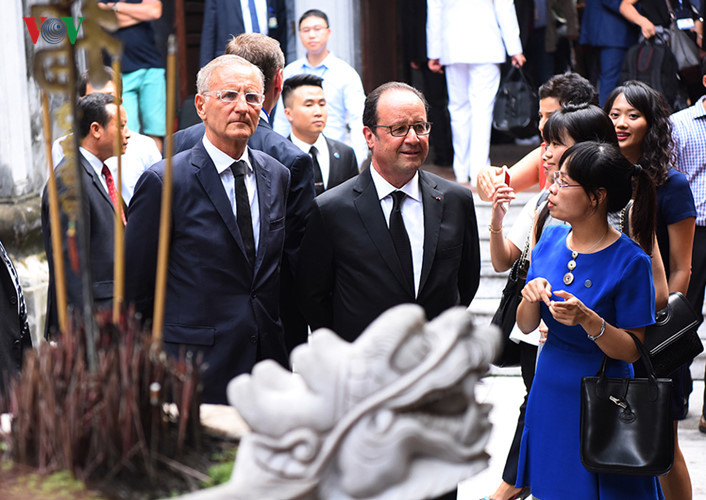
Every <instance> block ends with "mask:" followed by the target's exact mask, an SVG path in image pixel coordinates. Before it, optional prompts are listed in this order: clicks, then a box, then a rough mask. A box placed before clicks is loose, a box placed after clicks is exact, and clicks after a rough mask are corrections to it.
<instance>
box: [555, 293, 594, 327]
mask: <svg viewBox="0 0 706 500" xmlns="http://www.w3.org/2000/svg"><path fill="white" fill-rule="evenodd" d="M554 295H556V296H557V297H561V298H562V299H564V301H563V302H558V301H555V300H552V301H551V303H550V304H549V312H550V313H552V316H553V317H554V319H555V320H557V321H558V322H559V323H561V324H563V325H568V326H574V325H578V324H579V323H582V322H583V321H585V320H586V319H587V318H588V313H589V311H590V309H589V308H588V307H586V305H585V304H584V303H583V302H581V301H580V300H579V299H577V298H576V297H574V296H573V295H571V294H570V293H569V292H567V291H564V290H558V291H556V292H554Z"/></svg>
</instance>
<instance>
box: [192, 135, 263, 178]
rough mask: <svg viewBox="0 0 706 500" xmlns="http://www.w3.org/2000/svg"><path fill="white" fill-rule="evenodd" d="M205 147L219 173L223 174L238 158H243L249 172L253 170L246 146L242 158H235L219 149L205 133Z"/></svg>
mask: <svg viewBox="0 0 706 500" xmlns="http://www.w3.org/2000/svg"><path fill="white" fill-rule="evenodd" d="M203 147H204V148H205V149H206V152H207V153H208V156H210V157H211V160H212V161H213V164H214V165H215V166H216V171H217V172H218V175H221V174H222V173H223V172H224V171H226V170H228V169H229V168H230V166H231V165H232V164H233V163H235V162H236V161H238V160H243V161H244V162H245V164H246V165H247V166H248V172H252V165H251V164H250V161H248V148H247V147H246V148H245V151H243V154H242V156H241V157H240V158H237V159H233V158H231V157H230V156H229V155H227V154H225V153H224V152H223V151H221V150H220V149H218V148H217V147H216V146H214V145H213V143H211V141H209V140H208V137H206V135H205V134H204V136H203Z"/></svg>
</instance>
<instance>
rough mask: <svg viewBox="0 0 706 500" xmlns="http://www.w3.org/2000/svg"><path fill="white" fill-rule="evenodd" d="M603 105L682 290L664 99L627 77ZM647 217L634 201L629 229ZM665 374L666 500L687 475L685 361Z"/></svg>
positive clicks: (678, 208)
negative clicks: (652, 207)
mask: <svg viewBox="0 0 706 500" xmlns="http://www.w3.org/2000/svg"><path fill="white" fill-rule="evenodd" d="M604 109H605V111H606V113H608V115H609V116H610V118H611V120H613V124H614V125H615V132H616V135H617V136H618V143H619V144H620V151H621V152H622V153H623V155H625V157H626V158H627V159H628V160H629V161H631V162H632V163H634V164H639V165H641V167H642V168H643V169H644V170H645V171H646V172H647V173H648V174H649V175H650V177H652V179H653V181H654V183H655V184H656V186H657V190H656V197H657V210H656V231H657V242H658V244H659V251H660V254H661V256H662V261H663V264H664V268H665V271H666V275H667V284H668V287H669V291H670V292H681V293H682V294H684V295H686V291H687V288H688V287H689V278H690V276H691V252H692V246H693V241H694V229H695V224H696V207H695V205H694V198H693V195H692V192H691V189H690V188H689V183H688V181H687V179H686V176H685V175H684V174H682V173H681V172H678V171H676V170H674V169H673V168H672V166H673V165H674V157H673V149H674V143H673V141H672V127H671V123H670V121H669V109H668V107H667V104H666V103H665V102H664V99H663V98H662V96H661V95H660V94H659V93H658V92H656V91H655V90H654V89H652V88H651V87H650V86H649V85H646V84H645V83H642V82H637V81H628V82H625V84H623V85H622V86H620V87H617V88H616V89H615V90H614V91H613V92H612V93H611V94H610V96H609V97H608V99H607V100H606V103H605V106H604ZM648 219H652V220H654V219H655V212H647V211H639V210H637V206H635V207H634V209H633V210H632V213H631V214H630V220H631V224H630V228H629V229H630V232H633V233H634V231H635V230H636V228H637V227H638V226H639V225H640V224H642V223H643V222H644V221H646V220H648ZM671 378H672V382H673V384H672V417H673V419H674V444H675V446H674V466H673V467H672V470H671V471H670V472H669V473H668V474H667V475H665V476H662V477H661V478H660V480H661V482H662V487H663V489H664V493H665V497H666V498H667V500H689V499H691V496H692V491H691V480H690V478H689V471H688V469H687V467H686V461H685V460H684V456H683V455H682V452H681V449H680V448H679V444H678V443H679V441H678V433H677V426H678V421H679V420H683V419H684V418H686V413H687V411H688V401H689V394H690V393H691V376H690V374H689V367H688V365H684V366H682V367H681V368H679V369H678V370H677V371H676V372H674V373H673V374H671Z"/></svg>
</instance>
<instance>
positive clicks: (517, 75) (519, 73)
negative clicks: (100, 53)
mask: <svg viewBox="0 0 706 500" xmlns="http://www.w3.org/2000/svg"><path fill="white" fill-rule="evenodd" d="M538 110H539V101H538V100H537V93H536V92H535V90H534V87H533V86H532V85H531V84H530V82H529V81H528V80H527V77H526V76H525V73H524V70H523V69H522V68H518V67H516V66H514V65H511V66H510V69H509V70H508V72H507V74H505V76H503V78H502V80H501V81H500V87H498V91H497V93H496V94H495V105H494V107H493V128H494V129H495V130H498V131H500V132H505V133H508V134H510V135H512V136H513V137H516V138H519V139H524V138H527V137H532V136H533V135H536V134H537V116H538Z"/></svg>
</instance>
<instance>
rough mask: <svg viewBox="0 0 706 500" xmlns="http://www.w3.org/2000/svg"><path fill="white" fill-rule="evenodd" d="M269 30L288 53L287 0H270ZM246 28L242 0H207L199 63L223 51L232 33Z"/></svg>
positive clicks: (204, 62)
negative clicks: (241, 5)
mask: <svg viewBox="0 0 706 500" xmlns="http://www.w3.org/2000/svg"><path fill="white" fill-rule="evenodd" d="M267 21H268V25H269V30H267V29H265V28H266V27H265V26H260V32H261V33H265V34H267V35H268V36H270V37H271V38H274V39H275V40H277V41H278V42H279V45H280V47H281V48H282V52H284V53H285V54H286V53H287V6H286V5H285V1H284V0H267ZM244 32H245V25H244V24H243V11H242V8H241V7H240V0H206V3H205V5H204V11H203V26H202V29H201V52H200V55H199V63H200V65H201V67H203V66H205V65H206V64H207V63H208V62H209V61H210V60H211V59H215V58H216V57H218V56H220V55H223V53H224V52H225V48H226V44H227V43H228V42H229V41H230V37H231V36H237V35H239V34H241V33H244Z"/></svg>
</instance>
